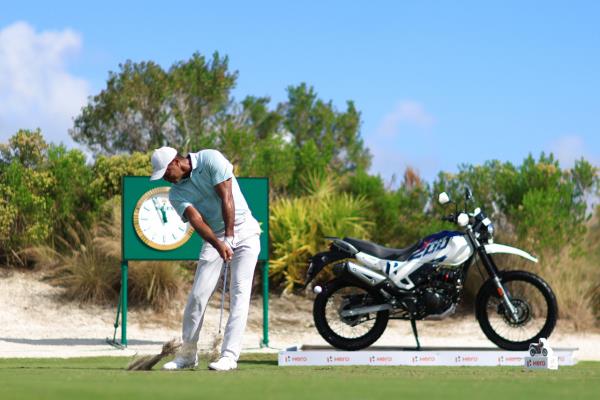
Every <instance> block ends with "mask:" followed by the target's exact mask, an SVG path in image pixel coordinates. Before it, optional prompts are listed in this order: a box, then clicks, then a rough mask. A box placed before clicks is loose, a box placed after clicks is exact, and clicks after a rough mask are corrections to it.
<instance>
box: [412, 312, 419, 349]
mask: <svg viewBox="0 0 600 400" xmlns="http://www.w3.org/2000/svg"><path fill="white" fill-rule="evenodd" d="M410 326H411V328H412V331H413V335H415V340H416V341H417V350H421V343H419V333H418V332H417V323H416V321H415V320H414V319H411V320H410Z"/></svg>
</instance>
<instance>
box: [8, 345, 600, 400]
mask: <svg viewBox="0 0 600 400" xmlns="http://www.w3.org/2000/svg"><path fill="white" fill-rule="evenodd" d="M129 361H130V360H129V359H128V358H114V357H101V358H75V359H0V399H2V400H9V399H61V400H62V399H108V398H110V399H115V400H116V399H127V400H130V399H165V400H166V399H169V400H170V399H176V400H179V399H184V398H190V399H191V398H193V399H215V400H216V399H239V400H247V399H255V398H256V399H293V398H305V399H327V400H333V399H344V400H351V399H361V400H362V399H385V398H390V399H402V400H404V399H410V398H422V399H438V398H440V399H441V398H443V399H461V400H465V399H485V400H491V399H502V400H507V399H550V398H562V399H598V398H599V397H598V396H599V395H600V363H599V362H582V363H579V364H578V365H576V366H574V367H560V368H559V370H558V371H524V370H523V368H520V367H281V368H280V367H278V366H277V360H276V356H274V355H244V356H243V357H242V359H241V360H240V363H239V370H237V371H233V372H229V373H216V372H212V371H208V370H206V369H205V368H206V362H204V363H201V365H200V367H199V368H198V369H197V370H195V371H180V372H163V371H159V370H157V368H158V367H155V370H154V371H147V372H128V371H125V370H124V367H125V366H126V365H127V364H128V362H129Z"/></svg>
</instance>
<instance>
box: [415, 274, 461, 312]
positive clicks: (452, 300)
mask: <svg viewBox="0 0 600 400" xmlns="http://www.w3.org/2000/svg"><path fill="white" fill-rule="evenodd" d="M417 272H418V273H419V274H418V275H417V276H415V277H413V276H411V279H412V280H413V282H415V281H416V282H415V283H417V282H418V283H417V285H418V286H417V288H416V289H415V291H414V293H415V295H416V296H415V298H414V303H413V304H414V306H415V308H416V310H417V315H418V316H419V317H420V318H424V317H426V316H435V315H440V314H443V313H445V312H447V311H449V310H450V309H451V308H452V307H454V305H455V304H456V303H458V302H459V301H460V294H461V292H462V287H463V286H462V281H463V280H462V271H461V270H457V269H451V268H439V267H436V266H434V265H431V264H428V265H424V266H423V267H422V268H419V270H418V271H417Z"/></svg>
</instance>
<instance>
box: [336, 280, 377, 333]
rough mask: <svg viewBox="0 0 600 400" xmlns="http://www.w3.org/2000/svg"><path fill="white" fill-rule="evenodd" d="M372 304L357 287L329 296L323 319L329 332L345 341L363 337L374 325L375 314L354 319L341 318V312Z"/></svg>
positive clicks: (365, 292)
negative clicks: (329, 329)
mask: <svg viewBox="0 0 600 400" xmlns="http://www.w3.org/2000/svg"><path fill="white" fill-rule="evenodd" d="M369 302H372V299H371V298H370V297H369V294H368V292H367V291H366V290H364V289H362V288H358V287H344V288H341V289H340V290H338V291H336V292H334V293H332V294H331V296H330V297H329V299H328V300H327V304H326V306H325V319H326V321H327V324H328V325H329V327H330V328H331V330H332V331H333V332H334V333H335V334H337V335H338V336H340V337H342V338H346V339H357V338H360V337H363V336H365V335H366V334H367V333H369V331H370V330H371V329H373V326H374V325H375V314H368V315H360V316H356V317H346V318H344V317H342V316H341V315H340V313H341V311H343V310H347V309H350V308H352V307H354V308H356V307H359V306H363V305H365V304H368V303H369Z"/></svg>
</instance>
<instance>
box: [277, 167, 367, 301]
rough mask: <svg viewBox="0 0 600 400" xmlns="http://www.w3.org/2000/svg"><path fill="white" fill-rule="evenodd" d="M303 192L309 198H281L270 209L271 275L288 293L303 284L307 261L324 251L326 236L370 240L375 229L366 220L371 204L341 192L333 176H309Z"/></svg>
mask: <svg viewBox="0 0 600 400" xmlns="http://www.w3.org/2000/svg"><path fill="white" fill-rule="evenodd" d="M304 190H305V191H306V192H307V193H308V195H306V196H303V197H298V198H295V199H289V198H280V199H278V200H276V201H275V202H274V203H273V204H272V206H271V216H270V222H269V229H270V236H271V243H272V246H273V251H272V258H271V261H270V265H271V271H270V276H271V279H272V280H273V282H274V284H275V285H283V287H284V288H285V290H286V291H290V290H292V289H293V288H294V286H295V285H299V284H302V283H303V282H304V277H305V274H306V268H307V266H308V264H307V261H308V258H309V257H310V256H312V255H313V254H315V253H317V252H318V251H321V250H323V249H324V247H325V244H326V240H325V236H341V237H343V236H357V237H362V238H368V236H369V230H370V228H371V226H372V223H371V222H370V221H368V220H367V219H366V218H365V211H364V210H365V209H366V207H367V206H368V202H367V201H366V200H365V199H364V198H363V197H355V196H353V195H351V194H348V193H340V192H339V191H338V190H337V185H336V183H335V181H334V180H333V177H331V176H325V177H319V176H318V175H310V176H309V178H308V179H307V180H306V181H305V189H304Z"/></svg>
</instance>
